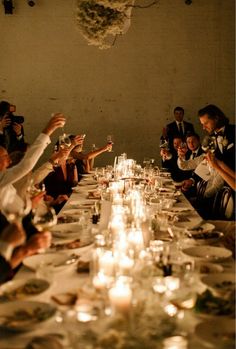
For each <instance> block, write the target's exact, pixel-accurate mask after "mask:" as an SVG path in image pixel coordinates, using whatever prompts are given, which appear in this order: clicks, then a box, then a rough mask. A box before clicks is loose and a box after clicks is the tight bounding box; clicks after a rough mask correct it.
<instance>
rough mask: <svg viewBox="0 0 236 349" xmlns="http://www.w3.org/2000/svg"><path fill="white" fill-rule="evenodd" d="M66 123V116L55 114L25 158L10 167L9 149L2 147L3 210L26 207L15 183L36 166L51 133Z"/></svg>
mask: <svg viewBox="0 0 236 349" xmlns="http://www.w3.org/2000/svg"><path fill="white" fill-rule="evenodd" d="M64 124H65V117H64V116H63V115H62V114H56V115H54V116H53V117H52V118H51V119H50V120H49V122H48V123H47V125H46V127H45V128H44V129H43V131H42V133H41V134H40V135H39V136H38V137H37V138H36V140H35V142H34V143H33V144H32V145H31V146H30V147H29V149H28V150H27V151H26V154H25V156H24V157H23V159H22V160H21V161H20V162H19V163H18V164H17V165H16V166H13V167H11V168H9V165H10V162H11V160H10V157H9V154H8V152H7V150H6V149H5V148H3V147H0V198H1V200H0V209H1V210H2V211H4V210H6V209H9V208H11V205H13V204H14V206H15V208H16V209H17V210H18V212H20V211H21V210H22V208H23V207H24V202H23V200H22V198H21V197H20V196H19V195H18V194H17V191H16V189H15V187H14V183H16V182H17V181H19V180H20V179H21V178H23V177H24V176H25V175H27V174H28V173H29V172H30V171H31V170H32V168H33V167H34V166H35V164H36V162H37V161H38V159H39V157H40V156H41V155H42V153H43V151H44V149H45V148H46V146H47V145H48V144H49V143H50V135H51V134H52V133H53V132H54V131H55V130H56V129H57V128H58V127H62V126H64Z"/></svg>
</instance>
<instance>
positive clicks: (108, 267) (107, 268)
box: [99, 251, 115, 276]
mask: <svg viewBox="0 0 236 349" xmlns="http://www.w3.org/2000/svg"><path fill="white" fill-rule="evenodd" d="M99 267H100V271H101V272H103V273H104V274H105V275H108V276H112V275H113V273H114V267H115V260H114V257H113V255H112V252H111V251H106V252H105V253H104V254H103V255H102V256H101V258H100V260H99Z"/></svg>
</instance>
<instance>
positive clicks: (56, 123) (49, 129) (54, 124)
mask: <svg viewBox="0 0 236 349" xmlns="http://www.w3.org/2000/svg"><path fill="white" fill-rule="evenodd" d="M65 123H66V118H65V116H64V114H62V113H56V114H53V116H52V117H51V119H50V120H49V122H48V124H47V125H46V127H45V128H44V129H43V133H45V134H47V135H48V136H50V135H51V134H52V133H53V132H54V131H55V130H56V129H58V128H59V127H64V125H65Z"/></svg>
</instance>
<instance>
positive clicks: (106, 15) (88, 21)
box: [77, 0, 134, 48]
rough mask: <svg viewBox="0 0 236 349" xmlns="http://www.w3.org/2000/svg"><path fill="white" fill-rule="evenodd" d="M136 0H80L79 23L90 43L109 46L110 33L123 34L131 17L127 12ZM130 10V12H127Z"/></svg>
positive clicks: (104, 46)
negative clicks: (107, 40)
mask: <svg viewBox="0 0 236 349" xmlns="http://www.w3.org/2000/svg"><path fill="white" fill-rule="evenodd" d="M133 3H134V0H79V1H78V8H77V25H78V28H79V30H80V32H81V33H82V35H83V36H84V37H85V38H86V40H87V41H88V43H89V44H90V45H95V46H98V47H99V48H108V47H110V46H111V43H107V42H106V39H107V37H108V36H109V35H114V36H115V35H118V34H122V33H124V32H125V30H126V23H127V21H128V20H129V19H130V18H129V17H130V16H127V13H128V12H130V8H131V7H130V6H132V4H133ZM127 11H128V12H127Z"/></svg>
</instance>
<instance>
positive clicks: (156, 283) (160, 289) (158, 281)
mask: <svg viewBox="0 0 236 349" xmlns="http://www.w3.org/2000/svg"><path fill="white" fill-rule="evenodd" d="M152 288H153V291H154V292H156V293H158V294H159V295H162V294H164V293H165V292H166V290H167V288H166V282H165V278H164V277H163V276H157V277H155V278H154V280H153V282H152Z"/></svg>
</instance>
